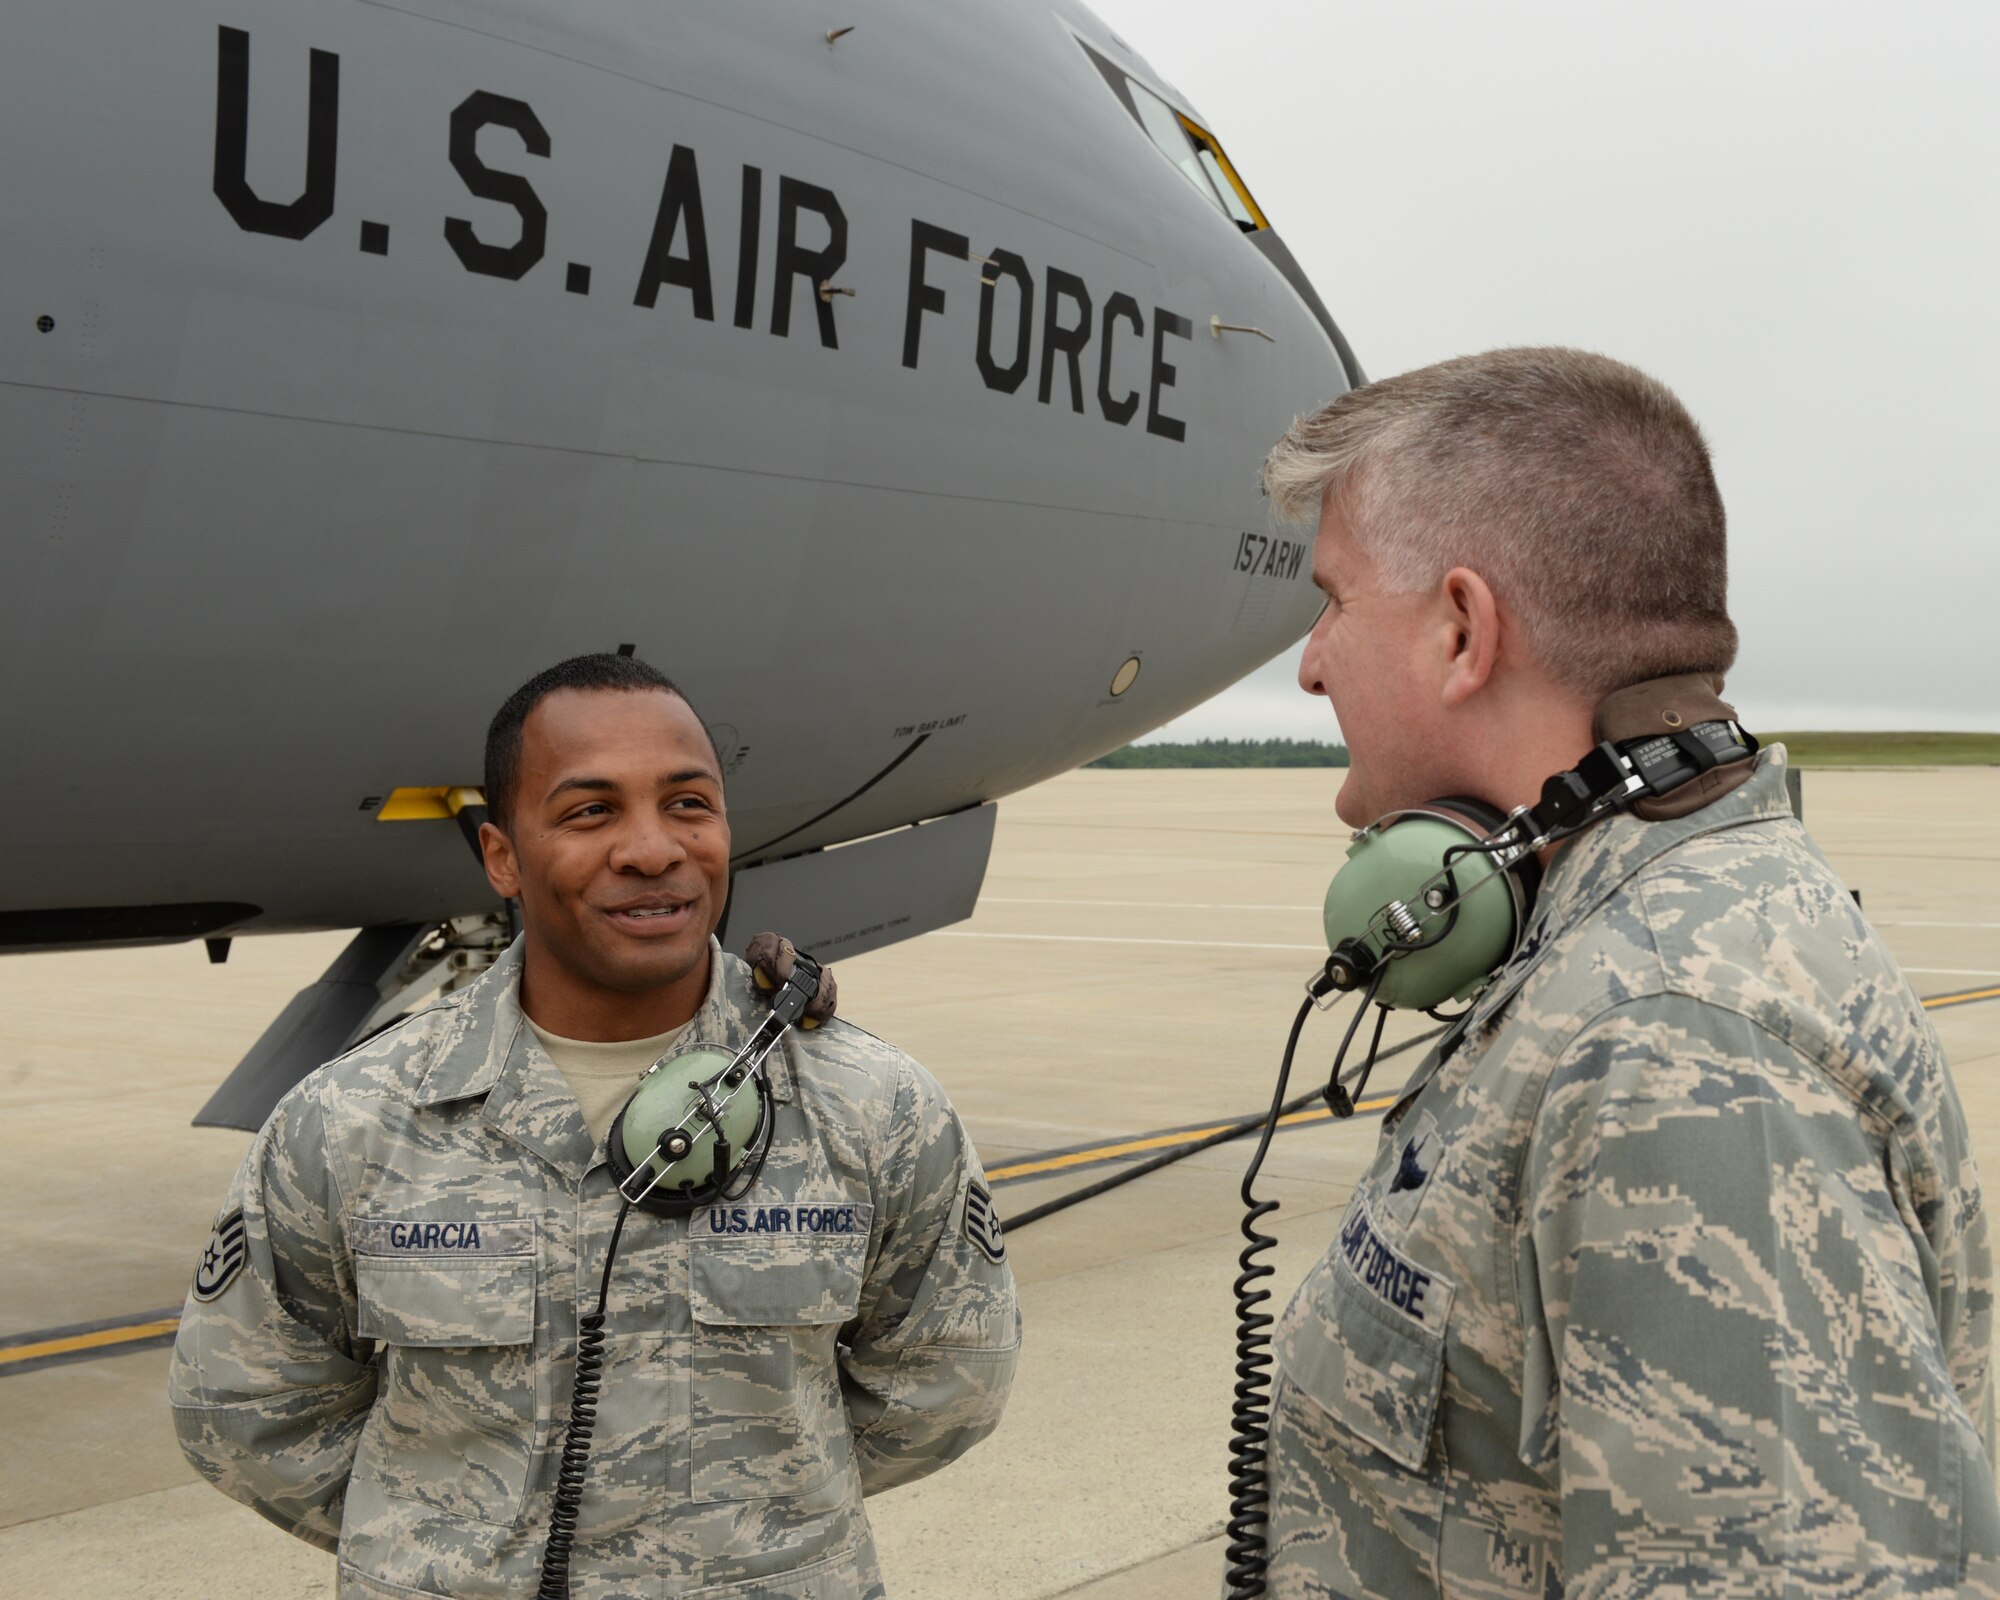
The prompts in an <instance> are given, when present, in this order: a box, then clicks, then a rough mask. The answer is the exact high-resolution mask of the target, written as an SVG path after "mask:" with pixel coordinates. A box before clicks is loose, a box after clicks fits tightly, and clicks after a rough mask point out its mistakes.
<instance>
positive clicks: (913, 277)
mask: <svg viewBox="0 0 2000 1600" xmlns="http://www.w3.org/2000/svg"><path fill="white" fill-rule="evenodd" d="M933 250H935V251H936V252H937V253H938V254H939V255H941V256H951V257H953V258H954V259H956V260H959V261H965V260H968V259H970V257H971V254H972V244H971V241H970V240H968V239H967V238H966V237H965V235H964V234H962V233H953V232H952V231H951V230H950V229H949V228H940V227H937V226H936V225H935V224H933V223H929V222H925V221H923V220H922V219H921V218H918V219H916V220H914V221H912V222H911V223H910V297H909V300H908V301H907V302H906V303H905V305H904V307H903V365H904V366H906V367H914V366H915V365H916V364H917V345H918V342H919V341H920V340H921V339H922V337H923V325H924V313H925V312H926V311H933V312H936V311H942V310H944V290H942V289H939V288H936V287H934V286H933V285H931V284H928V283H926V282H925V281H924V258H925V256H926V255H927V254H929V252H931V251H933Z"/></svg>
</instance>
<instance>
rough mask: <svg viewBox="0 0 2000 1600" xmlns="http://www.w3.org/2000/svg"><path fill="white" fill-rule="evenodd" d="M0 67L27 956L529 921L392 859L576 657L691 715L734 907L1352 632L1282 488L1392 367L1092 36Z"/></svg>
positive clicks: (62, 36)
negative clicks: (613, 666) (1227, 209)
mask: <svg viewBox="0 0 2000 1600" xmlns="http://www.w3.org/2000/svg"><path fill="white" fill-rule="evenodd" d="M835 25H840V26H848V25H851V27H852V31H851V32H849V33H846V34H844V35H843V36H841V37H840V38H839V39H838V40H837V41H834V42H831V43H830V42H829V40H828V38H827V33H828V31H829V29H830V28H832V27H834V26H835ZM0 38H4V41H5V47H4V49H0V126H4V143H5V149H6V151H7V155H6V158H5V161H4V164H0V229H3V230H4V256H0V259H4V263H5V265H4V281H5V305H6V314H5V318H4V327H3V328H0V472H4V483H5V502H4V503H5V516H6V532H5V539H4V543H0V661H4V669H0V737H3V738H4V745H0V748H4V751H5V759H6V770H7V775H8V782H7V783H6V784H5V786H4V788H0V944H4V945H7V946H11V947H14V948H25V947H33V946H37V945H42V946H47V945H52V944H73V943H85V942H90V941H92V940H97V939H102V940H106V941H115V940H118V939H145V938H171V937H189V936H193V935H196V934H203V933H206V934H220V933H235V932H260V931H282V930H289V929H309V928H333V927H354V926H357V925H364V924H382V923H402V922H421V921H426V920H433V919H439V918H443V917H448V916H451V915H453V914H455V913H460V912H465V911H467V910H468V909H476V908H479V907H482V906H484V905H486V904H488V903H489V902H490V893H489V891H488V890H487V889H486V886H485V884H484V881H483V879H482V878H481V876H480V874H479V872H478V870H477V867H476V865H475V863H474V861H473V859H472V857H471V855H470V853H469V852H468V851H467V849H466V848H465V845H464V842H463V841H462V840H461V839H460V837H459V836H458V833H457V831H456V830H455V829H452V828H450V827H448V826H437V825H424V824H416V823H408V824H394V823H387V822H382V821H378V820H377V812H378V811H379V809H380V805H381V801H382V799H383V797H385V796H386V795H388V794H390V793H391V792H392V791H394V790H396V789H398V788H401V787H406V786H426V785H448V784H476V783H477V782H478V781H479V773H480V759H481V743H482V739H483V735H484V729H485V724H486V720H487V718H488V717H489V716H490V715H491V714H492V712H493V710H494V708H495V707H496V705H497V704H498V703H499V701H500V700H501V699H502V698H503V697H504V696H505V695H506V693H507V692H508V691H509V690H511V689H512V688H513V687H515V686H516V685H517V684H518V683H519V682H521V681H522V680H524V679H525V678H526V677H528V676H529V675H530V674H531V673H533V672H534V671H536V670H537V669H539V668H541V667H543V666H546V665H548V664H549V663H551V662H553V661H555V660H557V659H559V658H561V657H564V656H567V655H572V654H575V653H578V652H582V651H589V650H609V649H615V648H617V647H619V646H620V645H628V646H632V647H634V648H636V650H637V652H638V653H639V654H640V655H641V656H643V657H645V658H646V659H647V660H649V661H652V662H654V663H656V664H658V665H659V666H661V667H662V668H664V669H665V670H666V671H667V672H669V673H670V674H671V675H673V676H674V677H675V678H676V679H677V680H678V681H679V682H680V683H681V684H682V685H683V686H684V688H685V689H686V691H687V693H688V696H689V698H690V699H691V700H692V701H693V703H694V704H695V705H696V706H697V707H698V708H699V709H700V711H701V712H702V714H703V715H704V716H705V717H706V718H707V719H708V720H709V721H710V722H711V723H712V724H713V725H714V726H715V728H716V731H717V736H718V743H719V745H720V747H721V751H722V754H723V757H724V760H725V763H726V766H727V769H728V775H729V777H728V782H729V804H730V814H731V824H732V827H733V831H734V837H735V847H736V850H737V852H738V855H739V858H740V860H741V862H742V863H743V864H745V865H750V864H754V863H756V862H758V861H760V860H765V859H772V858H777V857H784V856H791V855H794V854H796V853H798V852H801V851H806V850H810V849H813V848H815V847H821V846H827V845H832V844H837V843H839V842H841V841H843V840H850V839H857V838H861V837H863V836H865V835H870V834H874V833H877V832H880V831H881V830H884V829H887V828H891V827H894V826H896V825H898V824H902V823H909V822H917V821H921V820H923V819H927V818H933V817H940V816H943V815H945V814H947V813H952V812H956V811H959V810H961V809H962V808H965V807H968V806H972V805H975V804H977V803H979V802H984V801H990V800H993V799H995V798H997V797H999V796H1002V795H1005V794H1008V793H1010V792H1012V791H1015V790H1019V789H1022V788H1024V787H1026V786H1028V785H1030V784H1033V783H1036V782H1038V781H1040V780H1042V779H1044V778H1047V777H1050V776H1051V775H1053V774H1056V773H1060V772H1062V771H1065V770H1067V769H1069V768H1071V767H1074V766H1076V765H1077V764H1079V763H1080V762H1083V761H1086V760H1088V759H1090V758H1091V757H1093V756H1095V755H1098V754H1100V753H1102V752H1104V751H1107V750H1110V749H1113V748H1115V747H1117V746H1119V745H1122V744H1124V743H1126V742H1127V741H1129V740H1131V739H1132V738H1133V737H1135V736H1136V735H1138V734H1141V733H1143V732H1145V731H1147V730H1148V729H1151V728H1154V727H1156V726H1158V725H1159V724H1160V723H1162V722H1164V721H1166V720H1167V719H1168V718H1170V717H1172V716H1174V715H1176V714H1177V713H1179V712H1181V711H1183V710H1185V709H1186V708H1188V707H1190V706H1192V705H1194V704H1196V703H1197V702H1199V701H1201V700H1203V699H1205V698H1207V697H1208V696H1209V695H1211V694H1213V693H1215V692H1216V691H1217V690H1218V689H1220V688H1222V687H1223V686H1225V685H1226V684H1228V683H1230V682H1231V681H1233V680H1234V679H1236V678H1238V677H1239V676H1241V675H1242V674H1243V673H1244V672H1246V671H1248V670H1250V669H1251V668H1253V667H1255V666H1256V665H1258V664H1260V663H1262V662H1263V661H1266V660H1268V659H1269V658H1270V657H1272V656H1273V655H1274V654H1276V653H1277V652H1278V651H1279V650H1281V649H1282V648H1284V647H1285V646H1286V645H1287V644H1288V643H1290V642H1291V641H1293V640H1295V639H1297V638H1298V637H1299V635H1300V634H1301V633H1302V632H1303V631H1304V630H1305V628H1306V627H1307V626H1308V625H1309V624H1310V623H1311V621H1312V618H1313V616H1314V615H1315V613H1316V611H1317V608H1318V599H1317V596H1316V594H1315V592H1314V591H1313V589H1312V587H1311V582H1310V556H1309V552H1308V550H1307V543H1306V541H1307V537H1308V536H1306V535H1303V534H1299V533H1296V532H1293V533H1287V532H1284V531H1275V532H1274V531H1273V530H1272V529H1271V528H1270V526H1269V522H1268V517H1267V512H1266V508H1265V503H1264V501H1263V500H1262V498H1261V497H1260V494H1259V491H1258V487H1257V467H1258V463H1259V460H1260V458H1261V456H1262V454H1263V452H1264V450H1265V449H1266V448H1267V447H1268V446H1269V444H1270V442H1271V440H1272V439H1273V438H1275V437H1276V436H1277V434H1278V433H1280V432H1281V431H1282V430H1283V428H1284V426H1285V425H1286V423H1287V422H1288V421H1289V419H1290V418H1291V417H1292V416H1293V415H1294V414H1295V413H1297V412H1299V411H1301V410H1305V409H1308V408H1310V407H1313V406H1316V405H1319V404H1321V403H1323V402H1324V401H1325V400H1327V399H1328V398H1329V397H1331V396H1332V395H1334V394H1337V393H1339V392H1340V391H1341V390H1342V389H1344V388H1346V387H1347V386H1348V385H1349V383H1350V382H1351V381H1353V374H1352V373H1351V372H1350V370H1349V366H1350V361H1349V358H1347V357H1346V354H1345V351H1344V349H1339V348H1337V347H1336V346H1337V341H1338V335H1337V334H1336V333H1335V332H1334V330H1333V328H1332V325H1331V323H1330V322H1329V321H1328V320H1327V318H1326V316H1325V313H1324V311H1323V310H1322V309H1320V308H1319V306H1318V303H1317V301H1316V299H1315V298H1314V297H1313V296H1312V291H1311V289H1310V286H1308V285H1306V283H1305V281H1304V279H1303V278H1302V277H1301V276H1300V275H1299V273H1298V271H1297V268H1296V266H1294V265H1293V264H1292V263H1291V261H1290V257H1289V256H1288V255H1287V254H1286V253H1285V252H1284V250H1283V247H1282V245H1281V244H1279V243H1278V242H1277V239H1276V236H1275V235H1274V234H1270V233H1269V232H1268V230H1258V231H1253V232H1246V231H1245V230H1244V229H1243V228H1241V227H1239V225H1238V224H1237V223H1236V222H1233V221H1232V220H1231V219H1230V217H1229V216H1227V215H1225V213H1224V210H1223V208H1222V207H1221V206H1220V205H1218V204H1217V203H1216V200H1215V197H1214V196H1213V195H1210V194H1206V193H1204V192H1203V191H1201V190H1199V189H1198V188H1197V187H1196V183H1195V182H1193V181H1190V178H1189V176H1188V175H1187V174H1186V173H1184V172H1183V171H1181V170H1177V167H1176V164H1175V161H1174V160H1172V159H1169V157H1168V156H1167V155H1165V154H1163V153H1162V148H1161V147H1159V146H1157V145H1156V144H1155V143H1154V142H1153V141H1152V140H1151V139H1150V138H1149V136H1148V134H1147V132H1146V130H1145V128H1144V127H1143V126H1142V125H1141V122H1140V120H1139V119H1138V117H1137V116H1135V114H1134V112H1133V110H1132V108H1131V106H1130V105H1128V104H1127V103H1124V102H1123V101H1121V98H1120V95H1119V94H1118V93H1116V92H1114V80H1113V71H1114V69H1115V71H1117V72H1123V73H1126V74H1129V75H1130V77H1131V78H1133V79H1135V80H1137V81H1138V82H1139V83H1140V84H1142V85H1150V87H1151V90H1152V91H1153V92H1154V93H1157V94H1158V95H1160V96H1162V97H1163V98H1164V99H1165V100H1167V101H1169V102H1171V103H1172V104H1173V105H1174V106H1175V107H1176V108H1177V109H1178V110H1179V111H1181V112H1184V113H1187V114H1188V115H1189V116H1190V117H1192V115H1193V113H1192V108H1191V107H1189V106H1188V104H1187V102H1186V101H1185V100H1183V99H1182V98H1181V97H1179V96H1178V95H1176V94H1174V93H1173V92H1172V91H1171V90H1170V89H1168V88H1166V87H1165V86H1164V85H1162V84H1160V83H1159V81H1158V79H1157V78H1156V77H1154V75H1153V74H1152V73H1151V72H1150V71H1149V70H1148V69H1147V68H1146V67H1145V66H1144V64H1143V63H1142V62H1141V61H1140V60H1139V59H1138V58H1137V57H1136V56H1134V55H1133V54H1132V53H1131V51H1130V50H1129V49H1127V48H1126V47H1125V46H1124V45H1123V43H1122V42H1121V41H1119V40H1118V39H1117V38H1116V37H1115V36H1114V35H1113V34H1112V33H1111V32H1110V31H1109V30H1108V29H1107V28H1106V27H1104V25H1103V24H1102V23H1100V22H1099V21H1097V20H1096V19H1095V18H1094V17H1092V16H1091V15H1090V13H1089V12H1087V11H1086V10H1084V9H1083V8H1082V7H1080V6H1076V5H1073V4H1069V3H1066V0H1065V3H1057V4H1054V5H1036V4H1015V3H1006V4H994V5H988V6H982V7H978V8H961V7H947V6H936V5H925V4H916V3H911V0H855V3H854V4H851V5H848V6H846V7H845V9H843V10H840V11H838V14H836V13H835V12H834V11H828V10H826V8H823V7H822V8H811V9H810V10H808V9H806V8H801V7H798V6H796V5H792V4H783V3H776V0H738V3H731V4H722V3H711V4H687V5H672V6H668V5H662V6H653V7H635V6H630V5H625V4H618V3H613V0H564V3H562V4H556V3H553V0H536V3H529V0H477V3H475V0H393V3H392V0H383V3H361V0H321V3H318V4H311V5H308V4H303V3H299V0H236V3H234V4H232V5H230V6H228V7H225V8H216V7H212V6H208V5H202V4H191V3H188V0H158V3H149V4H143V5H142V4H133V3H108V0H107V3H88V4H82V5H77V4H58V3H56V0H14V3H13V4H11V5H10V6H9V7H8V8H7V16H6V20H5V21H4V23H0ZM1086 45H1088V46H1089V47H1090V50H1094V51H1095V52H1097V54H1098V56H1099V57H1101V58H1102V61H1103V63H1107V64H1108V67H1107V65H1101V64H1100V62H1099V61H1098V60H1095V59H1093V57H1092V56H1091V54H1090V53H1089V51H1088V50H1086V48H1085V47H1086ZM1197 120H1198V119H1197ZM1225 131H1226V130H1225ZM1249 176H1251V177H1253V178H1254V174H1253V175H1249ZM1212 321H1219V322H1221V323H1228V324H1235V325H1240V326H1244V327H1250V326H1254V327H1255V328H1258V329H1262V330H1264V332H1265V333H1267V334H1268V335H1269V336H1270V337H1269V338H1268V339H1265V338H1261V337H1257V336H1256V335H1254V334H1249V333H1242V332H1227V331H1225V332H1220V333H1217V332H1212V331H1211V326H1212ZM1134 660H1136V661H1137V662H1138V669H1137V675H1136V677H1133V676H1132V669H1131V668H1129V667H1128V666H1127V663H1129V662H1132V661H1134ZM1121 669H1124V671H1123V672H1122V674H1121ZM1128 679H1129V686H1128V687H1123V690H1122V692H1120V693H1114V692H1113V685H1114V681H1116V682H1118V683H1119V684H1121V685H1123V684H1125V683H1126V681H1127V680H1128ZM93 918H94V919H95V920H93Z"/></svg>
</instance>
